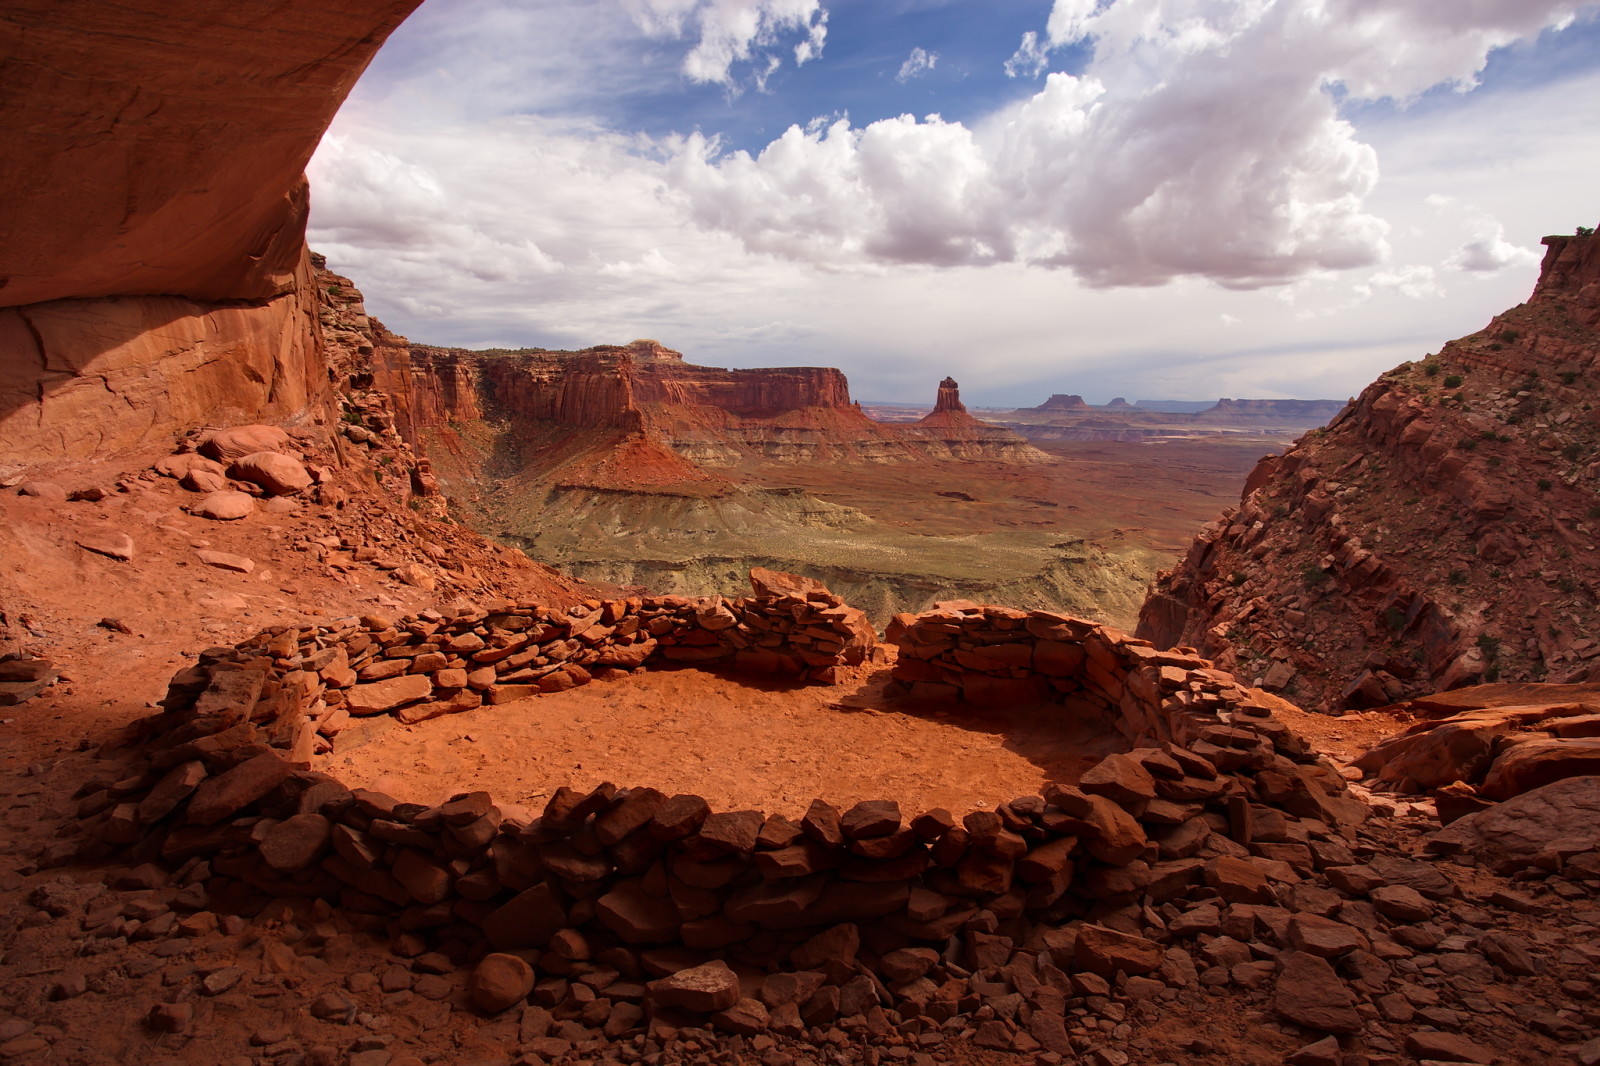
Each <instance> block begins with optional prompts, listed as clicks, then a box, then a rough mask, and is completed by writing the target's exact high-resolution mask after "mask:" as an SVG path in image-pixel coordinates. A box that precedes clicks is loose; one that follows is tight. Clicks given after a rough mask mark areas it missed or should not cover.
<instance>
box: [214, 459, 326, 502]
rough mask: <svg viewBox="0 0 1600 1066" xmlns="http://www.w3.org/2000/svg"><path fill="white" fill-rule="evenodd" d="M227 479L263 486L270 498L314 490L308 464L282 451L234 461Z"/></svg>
mask: <svg viewBox="0 0 1600 1066" xmlns="http://www.w3.org/2000/svg"><path fill="white" fill-rule="evenodd" d="M228 476H229V477H231V478H234V479H236V480H238V481H248V482H250V483H251V484H252V485H260V486H261V488H262V489H263V490H265V491H266V492H267V494H268V495H271V496H293V495H294V494H295V493H297V492H300V491H301V490H303V489H307V488H310V487H311V484H312V478H311V473H310V471H308V470H307V469H306V468H305V464H304V463H302V462H301V461H300V460H298V459H296V458H294V457H293V456H290V455H284V454H283V453H281V452H252V453H250V454H249V455H245V456H241V457H240V458H238V459H235V460H234V461H233V463H232V464H231V465H229V467H228Z"/></svg>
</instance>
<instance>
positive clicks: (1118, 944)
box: [1072, 923, 1166, 981]
mask: <svg viewBox="0 0 1600 1066" xmlns="http://www.w3.org/2000/svg"><path fill="white" fill-rule="evenodd" d="M1072 957H1073V962H1074V964H1075V965H1077V966H1078V967H1079V968H1081V969H1083V970H1087V971H1088V972H1090V973H1093V974H1098V975H1099V976H1101V977H1103V978H1105V979H1106V980H1108V981H1109V980H1111V979H1112V978H1114V977H1115V976H1116V975H1117V974H1119V973H1127V974H1147V973H1154V972H1155V971H1156V970H1159V969H1160V968H1161V964H1162V962H1164V961H1165V958H1166V956H1165V954H1164V952H1163V950H1162V948H1161V945H1159V944H1157V943H1155V942H1154V941H1150V940H1146V939H1145V938H1144V937H1142V936H1134V935H1133V934H1131V933H1122V932H1118V931H1117V930H1115V929H1108V928H1106V927H1105V926H1102V925H1089V924H1087V923H1086V924H1084V925H1082V926H1081V927H1079V929H1078V937H1077V940H1076V942H1075V943H1074V945H1073V955H1072Z"/></svg>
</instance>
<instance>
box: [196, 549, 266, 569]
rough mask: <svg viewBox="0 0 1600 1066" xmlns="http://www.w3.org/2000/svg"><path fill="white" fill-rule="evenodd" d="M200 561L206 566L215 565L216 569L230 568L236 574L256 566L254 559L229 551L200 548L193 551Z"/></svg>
mask: <svg viewBox="0 0 1600 1066" xmlns="http://www.w3.org/2000/svg"><path fill="white" fill-rule="evenodd" d="M195 555H197V556H199V558H200V561H201V562H202V563H205V564H206V565H207V566H213V567H216V568H217V569H218V570H231V571H233V572H234V573H236V574H248V573H249V572H250V571H252V570H254V569H255V568H256V564H255V560H254V559H247V558H245V557H244V556H242V555H233V554H231V553H229V552H214V551H210V550H209V549H204V548H202V549H201V550H200V551H197V552H195Z"/></svg>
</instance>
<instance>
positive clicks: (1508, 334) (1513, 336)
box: [1500, 329, 1522, 344]
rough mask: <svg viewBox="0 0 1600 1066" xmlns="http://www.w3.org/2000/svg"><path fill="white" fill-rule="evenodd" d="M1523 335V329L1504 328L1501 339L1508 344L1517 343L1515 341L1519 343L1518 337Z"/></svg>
mask: <svg viewBox="0 0 1600 1066" xmlns="http://www.w3.org/2000/svg"><path fill="white" fill-rule="evenodd" d="M1521 336H1522V331H1521V330H1515V329H1503V330H1501V331H1500V339H1501V340H1503V341H1505V342H1506V343H1507V344H1515V343H1517V338H1519V337H1521Z"/></svg>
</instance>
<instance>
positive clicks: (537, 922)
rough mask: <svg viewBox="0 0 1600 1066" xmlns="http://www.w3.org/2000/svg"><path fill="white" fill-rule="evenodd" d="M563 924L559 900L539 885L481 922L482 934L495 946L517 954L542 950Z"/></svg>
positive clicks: (548, 889)
mask: <svg viewBox="0 0 1600 1066" xmlns="http://www.w3.org/2000/svg"><path fill="white" fill-rule="evenodd" d="M566 924H567V914H566V911H565V910H563V909H562V907H561V902H560V900H559V899H558V898H557V897H556V894H555V892H554V891H552V890H551V888H550V886H548V885H546V884H544V883H542V882H541V883H540V884H537V885H534V886H533V887H532V888H530V889H528V890H526V891H524V892H521V893H519V894H518V895H516V896H515V897H513V898H512V899H511V900H510V901H509V902H507V903H505V904H503V905H502V906H500V907H499V908H497V909H495V910H494V911H491V912H490V914H489V916H488V917H487V918H485V919H484V921H483V933H484V936H486V937H488V939H489V943H491V944H493V945H494V946H495V947H497V948H500V949H501V950H503V951H516V950H519V949H521V948H535V947H543V946H544V945H545V943H546V942H547V941H548V940H549V939H550V938H551V937H552V936H554V935H555V934H556V932H557V931H558V930H559V929H561V928H562V927H563V926H565V925H566Z"/></svg>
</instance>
